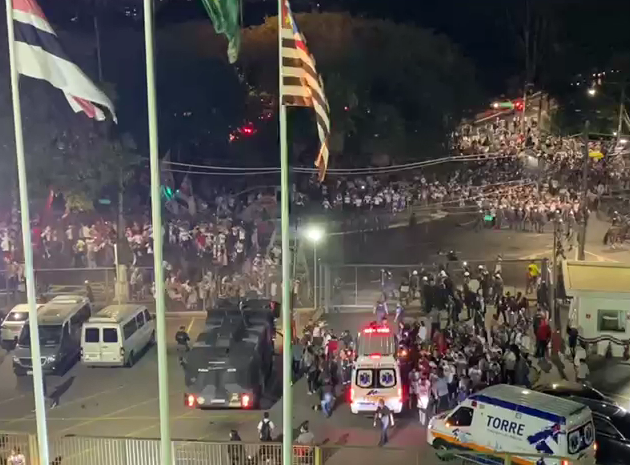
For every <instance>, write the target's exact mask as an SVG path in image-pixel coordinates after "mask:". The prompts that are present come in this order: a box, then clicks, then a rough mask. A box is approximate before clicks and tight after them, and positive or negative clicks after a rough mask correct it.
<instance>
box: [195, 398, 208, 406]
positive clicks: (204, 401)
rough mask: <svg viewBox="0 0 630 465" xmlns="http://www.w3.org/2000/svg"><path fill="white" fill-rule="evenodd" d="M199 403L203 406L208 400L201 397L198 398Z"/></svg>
mask: <svg viewBox="0 0 630 465" xmlns="http://www.w3.org/2000/svg"><path fill="white" fill-rule="evenodd" d="M197 403H198V404H199V405H203V404H205V403H206V399H204V398H203V397H201V396H199V397H197Z"/></svg>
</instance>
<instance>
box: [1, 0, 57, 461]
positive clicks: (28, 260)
mask: <svg viewBox="0 0 630 465" xmlns="http://www.w3.org/2000/svg"><path fill="white" fill-rule="evenodd" d="M6 7H7V34H8V36H9V68H10V74H11V99H12V101H13V126H14V128H15V155H16V158H17V169H18V184H19V188H20V216H21V220H22V244H23V247H24V276H25V278H26V297H27V302H28V327H29V330H30V335H31V361H32V364H33V390H34V395H35V422H36V424H37V444H38V446H39V463H40V464H41V465H48V464H49V463H50V461H49V460H48V431H47V430H46V399H45V398H44V377H43V373H42V359H41V351H40V348H39V328H38V326H37V296H36V293H35V272H34V270H33V249H32V246H31V222H30V214H29V208H28V186H27V184H26V163H25V161H24V136H23V133H22V108H21V106H20V79H19V75H18V70H17V63H16V57H15V31H14V29H13V2H12V0H6ZM34 452H35V451H31V454H32V455H34ZM31 460H32V457H31ZM33 463H34V462H33Z"/></svg>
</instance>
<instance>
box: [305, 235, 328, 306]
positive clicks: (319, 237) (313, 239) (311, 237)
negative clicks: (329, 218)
mask: <svg viewBox="0 0 630 465" xmlns="http://www.w3.org/2000/svg"><path fill="white" fill-rule="evenodd" d="M305 235H306V238H307V239H308V240H309V241H310V242H311V243H312V244H313V307H314V308H315V309H317V244H318V243H319V242H320V241H321V240H322V239H323V237H324V230H323V229H322V228H320V227H319V226H309V227H308V228H307V229H306V232H305Z"/></svg>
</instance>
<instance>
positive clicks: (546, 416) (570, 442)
mask: <svg viewBox="0 0 630 465" xmlns="http://www.w3.org/2000/svg"><path fill="white" fill-rule="evenodd" d="M427 442H428V443H429V444H431V445H432V446H433V447H434V448H435V449H442V450H446V449H455V450H462V451H465V450H468V451H477V452H489V453H495V452H498V453H501V452H506V453H511V454H514V455H513V456H512V462H513V463H517V464H535V465H576V464H580V465H594V464H595V451H596V448H597V444H596V443H595V428H594V426H593V417H592V415H591V410H590V409H589V408H588V407H586V406H585V405H582V404H579V403H577V402H574V401H572V400H568V399H563V398H559V397H553V396H550V395H547V394H543V393H540V392H536V391H531V390H529V389H524V388H522V387H518V386H510V385H507V384H498V385H495V386H490V387H488V388H486V389H483V390H481V391H479V392H477V393H475V394H473V395H471V396H470V397H468V398H467V399H466V400H465V401H464V402H462V403H461V404H459V405H458V406H457V407H455V408H454V409H453V410H450V411H448V412H445V413H442V414H440V415H437V416H435V417H433V418H432V419H431V421H430V422H429V427H428V429H427ZM519 453H522V454H524V455H522V456H519V455H518V454H519ZM526 454H545V455H549V456H555V457H561V458H548V457H540V456H527V455H526ZM479 461H480V462H484V463H485V462H493V460H489V459H488V458H486V459H483V458H480V460H479Z"/></svg>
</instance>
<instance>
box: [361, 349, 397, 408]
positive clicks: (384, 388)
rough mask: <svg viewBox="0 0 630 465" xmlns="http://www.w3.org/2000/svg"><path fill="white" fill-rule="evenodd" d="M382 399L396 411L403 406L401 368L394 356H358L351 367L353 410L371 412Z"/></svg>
mask: <svg viewBox="0 0 630 465" xmlns="http://www.w3.org/2000/svg"><path fill="white" fill-rule="evenodd" d="M381 399H382V400H383V402H385V405H386V406H387V407H388V408H389V409H390V410H391V411H392V412H393V413H400V411H401V410H402V406H403V389H402V379H401V377H400V367H399V366H398V362H397V361H396V359H395V358H394V356H393V355H391V354H390V355H380V354H372V355H368V356H359V357H358V358H357V360H356V362H355V363H354V366H353V368H352V381H351V383H350V410H351V411H352V413H354V414H357V413H372V412H375V411H376V409H377V408H378V401H379V400H381Z"/></svg>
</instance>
